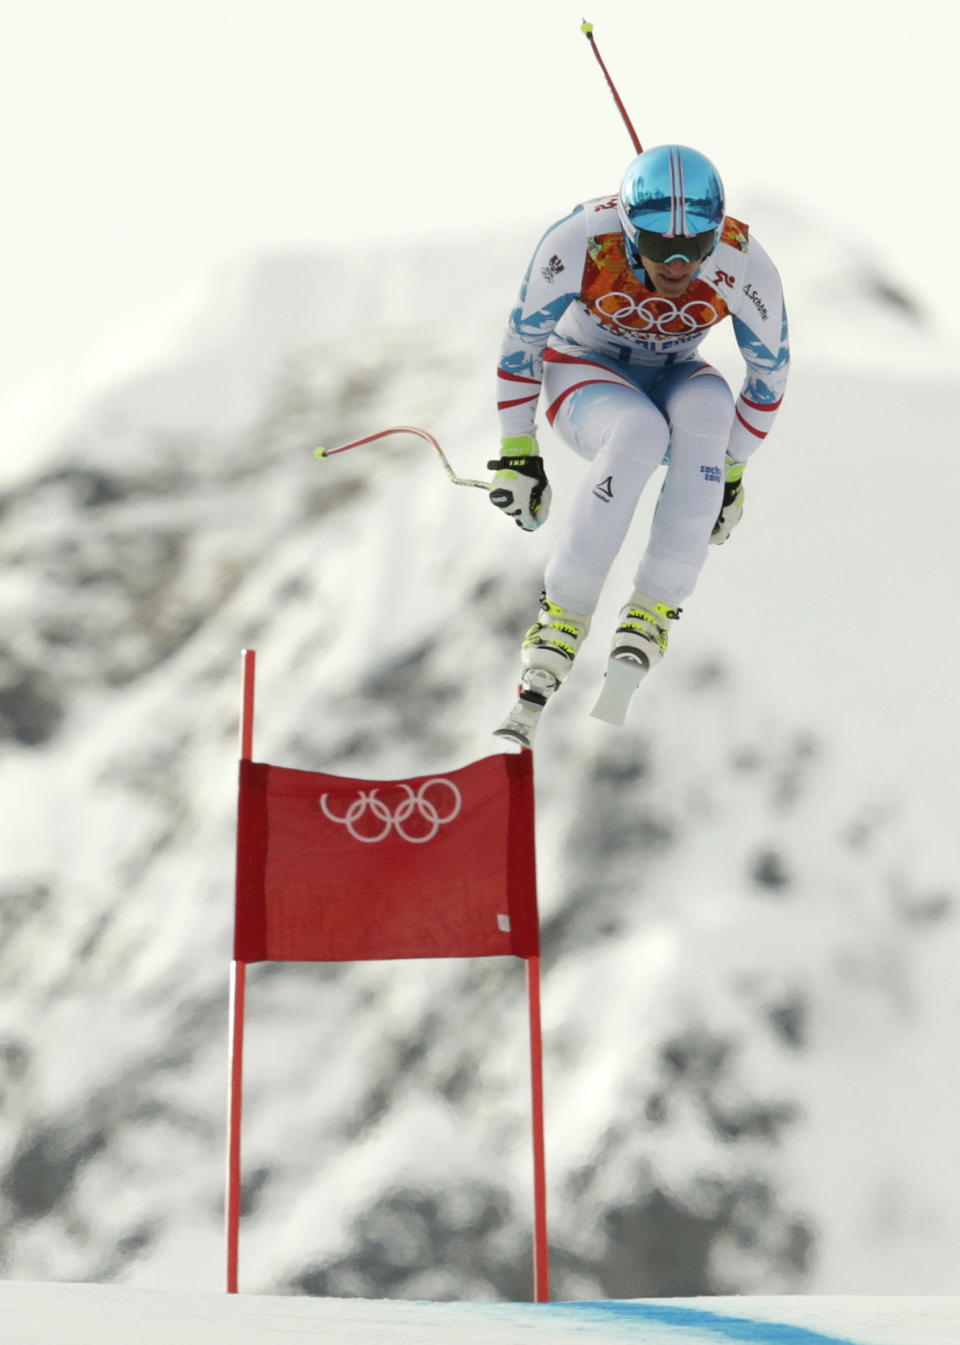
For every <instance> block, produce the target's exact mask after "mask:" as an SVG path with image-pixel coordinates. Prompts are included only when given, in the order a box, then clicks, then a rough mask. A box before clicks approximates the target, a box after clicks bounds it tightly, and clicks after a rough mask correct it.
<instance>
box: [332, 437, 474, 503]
mask: <svg viewBox="0 0 960 1345" xmlns="http://www.w3.org/2000/svg"><path fill="white" fill-rule="evenodd" d="M391 434H415V435H417V436H418V437H419V438H420V439H423V440H425V441H426V442H427V443H428V444H430V445H432V447H433V448H435V449H436V451H437V453H438V454H439V456H440V461H441V462H442V463H443V468H444V471H445V472H446V474H447V476H449V478H450V480H451V481H452V482H453V484H454V485H455V486H476V487H477V489H478V490H489V489H490V482H489V481H472V480H471V479H470V478H469V477H465V476H457V474H456V472H455V471H454V470H453V468H452V467H451V466H450V463H449V462H448V461H447V455H446V454H445V453H444V451H443V449H442V448H441V447H440V445H439V444H438V443H437V441H436V439H434V437H433V435H432V434H430V433H429V431H427V430H418V429H417V427H416V426H415V425H394V426H392V427H391V428H390V429H389V430H377V432H376V434H368V435H366V436H365V437H364V438H363V439H353V440H351V442H350V443H349V444H341V445H340V447H339V448H315V449H314V450H313V456H314V457H315V458H331V457H333V455H334V453H346V451H347V449H348V448H359V447H360V445H361V444H371V443H373V441H374V439H386V438H387V437H388V436H389V435H391Z"/></svg>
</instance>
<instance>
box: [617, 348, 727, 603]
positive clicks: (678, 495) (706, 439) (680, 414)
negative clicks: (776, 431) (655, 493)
mask: <svg viewBox="0 0 960 1345" xmlns="http://www.w3.org/2000/svg"><path fill="white" fill-rule="evenodd" d="M653 395H654V397H655V398H656V399H657V400H658V402H660V404H661V405H662V406H663V409H664V411H665V413H666V415H667V418H668V420H669V422H670V460H669V465H668V467H667V474H666V479H665V480H664V483H663V489H662V491H661V492H660V499H659V501H658V502H657V508H656V511H655V513H654V517H653V523H652V526H651V529H650V538H649V541H648V543H647V549H646V553H645V554H644V557H643V559H642V561H641V562H640V566H639V568H638V570H637V574H636V586H637V589H638V590H641V591H642V592H643V593H645V594H649V595H651V596H653V597H654V598H655V599H657V600H658V601H660V602H663V603H667V604H669V605H670V606H672V607H676V606H678V605H679V604H680V603H681V602H682V601H683V600H684V598H687V597H689V595H690V594H691V593H692V592H693V590H694V587H695V585H696V582H697V578H698V577H699V574H700V571H701V569H702V568H703V565H704V562H705V561H706V558H707V550H708V545H709V542H710V534H711V532H712V531H713V525H714V524H715V523H716V521H717V515H718V514H719V512H720V506H721V504H722V501H723V472H724V453H725V451H726V446H727V441H728V439H729V436H730V426H731V423H732V421H733V406H734V404H733V396H732V394H731V392H730V389H729V387H728V386H727V384H726V382H725V380H724V379H723V378H722V377H721V376H720V375H719V374H718V373H717V372H716V371H715V370H714V369H711V368H710V366H709V365H698V366H697V368H695V369H694V370H693V371H692V372H690V373H686V372H685V371H684V369H683V366H682V365H681V366H674V369H673V370H671V371H670V373H669V374H668V375H666V376H665V377H664V378H663V379H662V380H661V382H660V385H659V387H658V388H657V389H656V390H654V392H653Z"/></svg>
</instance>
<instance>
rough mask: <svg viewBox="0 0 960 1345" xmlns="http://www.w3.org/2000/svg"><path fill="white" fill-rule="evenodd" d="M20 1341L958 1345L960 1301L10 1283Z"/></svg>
mask: <svg viewBox="0 0 960 1345" xmlns="http://www.w3.org/2000/svg"><path fill="white" fill-rule="evenodd" d="M0 1326H2V1327H3V1328H4V1333H5V1334H4V1338H5V1339H6V1340H11V1341H16V1342H17V1345H127V1342H129V1340H130V1339H131V1338H134V1337H135V1338H136V1339H137V1340H138V1341H139V1342H140V1345H169V1343H170V1342H172V1341H176V1343H177V1345H221V1342H224V1341H229V1342H230V1345H288V1343H289V1342H291V1341H295V1340H303V1339H304V1338H305V1337H308V1336H309V1337H310V1338H320V1339H322V1340H323V1341H324V1342H325V1345H387V1342H389V1343H390V1345H487V1342H489V1341H491V1340H496V1342H497V1345H529V1343H530V1342H532V1341H547V1342H549V1345H581V1342H583V1341H597V1342H605V1341H606V1342H611V1345H612V1343H613V1342H622V1343H623V1345H631V1342H636V1345H640V1343H641V1342H644V1345H646V1343H647V1342H650V1343H651V1345H653V1343H654V1342H658V1341H662V1342H663V1345H670V1342H673V1345H725V1343H727V1342H731V1341H739V1342H750V1343H751V1345H955V1342H956V1340H957V1339H958V1333H960V1300H958V1299H943V1298H941V1299H938V1298H924V1299H916V1298H914V1299H902V1298H901V1299H898V1298H892V1297H891V1298H886V1299H884V1298H847V1299H843V1298H816V1297H809V1298H750V1299H749V1300H748V1299H743V1298H706V1299H694V1300H689V1299H687V1300H681V1299H671V1300H669V1301H667V1300H663V1299H661V1300H656V1299H646V1300H643V1301H640V1302H618V1303H608V1302H603V1303H563V1304H549V1305H546V1304H541V1305H537V1306H533V1305H532V1304H531V1305H509V1306H508V1305H506V1304H495V1303H486V1304H478V1303H439V1304H425V1303H384V1302H369V1301H367V1302H361V1301H358V1300H353V1301H349V1300H344V1299H323V1300H317V1299H302V1298H299V1299H291V1298H276V1297H268V1296H263V1297H256V1298H251V1297H246V1296H243V1295H241V1296H239V1297H228V1296H226V1295H222V1296H220V1297H216V1298H215V1297H213V1296H211V1295H204V1294H161V1293H157V1292H150V1291H148V1290H131V1289H117V1288H103V1287H101V1286H94V1285H59V1284H57V1285H34V1284H22V1285H15V1284H5V1285H0Z"/></svg>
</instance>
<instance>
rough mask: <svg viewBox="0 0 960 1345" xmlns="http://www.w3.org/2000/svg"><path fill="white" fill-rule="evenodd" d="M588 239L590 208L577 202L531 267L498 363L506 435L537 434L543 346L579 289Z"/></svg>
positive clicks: (549, 235)
mask: <svg viewBox="0 0 960 1345" xmlns="http://www.w3.org/2000/svg"><path fill="white" fill-rule="evenodd" d="M586 245H587V220H586V214H585V212H584V210H583V209H582V207H580V206H577V208H576V209H575V210H574V211H573V213H572V214H570V215H568V216H567V217H566V218H565V219H562V220H560V221H559V222H558V223H557V224H554V225H553V226H552V228H550V229H548V230H547V232H546V233H545V234H544V236H543V238H542V239H541V240H540V243H539V244H538V246H537V250H536V251H535V252H534V254H533V259H532V260H531V262H530V265H529V267H528V268H527V273H526V275H525V276H524V278H523V284H522V285H521V286H520V294H519V296H518V298H517V302H516V306H515V307H514V309H513V311H512V312H511V314H510V318H509V321H508V322H507V329H506V332H505V333H504V337H503V345H502V346H501V349H500V364H499V367H498V369H497V414H498V416H499V419H500V434H501V436H502V437H503V438H504V439H515V438H517V437H521V436H529V437H531V438H534V437H535V434H536V413H537V401H538V400H539V397H540V382H541V378H542V371H543V351H544V347H545V346H546V344H547V341H548V340H549V338H550V334H551V333H552V331H553V329H554V328H555V327H556V325H557V323H558V322H559V321H560V318H561V317H562V316H563V314H564V313H565V312H566V310H567V308H568V307H569V305H570V304H571V303H572V302H573V300H574V299H575V298H576V297H577V295H578V294H579V293H580V286H581V283H582V278H583V265H584V260H585V258H586Z"/></svg>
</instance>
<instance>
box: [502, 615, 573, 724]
mask: <svg viewBox="0 0 960 1345" xmlns="http://www.w3.org/2000/svg"><path fill="white" fill-rule="evenodd" d="M589 629H590V618H589V616H584V615H582V614H581V613H579V612H568V611H567V610H566V608H564V607H561V606H560V604H559V603H555V602H550V601H549V599H548V598H547V595H546V593H541V595H540V612H539V615H538V616H537V619H536V621H535V622H534V623H533V625H532V626H531V627H530V629H529V630H528V631H527V633H526V635H525V636H524V639H523V646H522V648H521V651H520V661H521V663H522V664H523V673H522V674H521V677H520V688H519V694H518V697H517V703H516V705H514V707H513V709H512V710H511V711H510V713H509V714H508V715H507V717H506V719H505V720H504V721H503V723H502V724H501V725H500V727H499V728H498V729H495V730H494V733H495V734H496V736H497V737H498V738H509V739H511V740H512V741H513V742H516V743H520V745H521V746H522V747H532V746H533V735H534V733H535V732H536V729H537V725H538V724H539V722H540V716H541V714H542V713H543V708H544V706H545V705H546V703H547V701H548V700H549V699H550V697H551V696H552V695H553V693H554V692H555V691H556V689H557V687H558V686H559V685H560V683H561V682H562V681H563V679H564V678H565V677H566V675H567V673H568V672H569V671H570V669H571V668H572V666H573V660H574V658H575V657H576V654H577V650H578V649H579V648H580V643H581V641H582V640H583V638H584V636H585V635H586V633H587V631H588V630H589Z"/></svg>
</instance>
